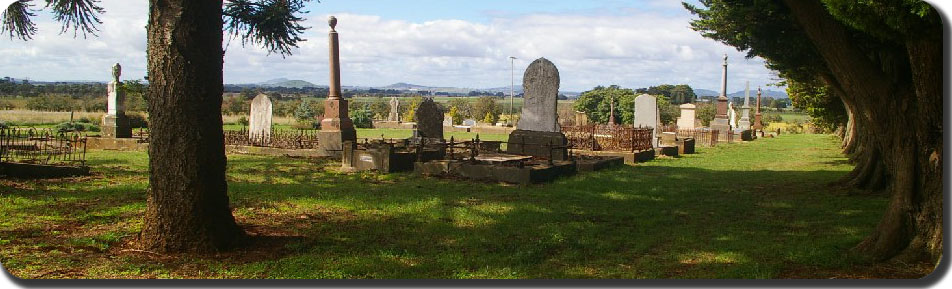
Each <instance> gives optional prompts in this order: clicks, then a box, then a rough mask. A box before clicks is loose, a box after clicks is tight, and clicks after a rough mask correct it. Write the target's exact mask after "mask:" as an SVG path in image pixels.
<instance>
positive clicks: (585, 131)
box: [562, 125, 654, 152]
mask: <svg viewBox="0 0 952 289" xmlns="http://www.w3.org/2000/svg"><path fill="white" fill-rule="evenodd" d="M653 130H654V129H652V128H643V127H629V126H621V125H583V126H568V127H562V133H563V134H565V137H566V138H567V139H568V141H569V145H570V146H572V147H574V148H578V149H586V150H592V151H632V152H634V151H642V150H648V149H651V148H652V147H653V146H652V142H651V141H652V131H653Z"/></svg>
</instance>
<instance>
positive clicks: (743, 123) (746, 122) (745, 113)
mask: <svg viewBox="0 0 952 289" xmlns="http://www.w3.org/2000/svg"><path fill="white" fill-rule="evenodd" d="M737 128H739V129H740V130H748V129H750V81H748V82H747V86H746V88H745V89H744V106H742V107H741V108H740V120H739V121H737Z"/></svg>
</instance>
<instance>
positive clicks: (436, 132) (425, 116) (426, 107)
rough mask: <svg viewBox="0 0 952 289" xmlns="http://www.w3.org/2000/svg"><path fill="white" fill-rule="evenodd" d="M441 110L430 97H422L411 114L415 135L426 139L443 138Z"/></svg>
mask: <svg viewBox="0 0 952 289" xmlns="http://www.w3.org/2000/svg"><path fill="white" fill-rule="evenodd" d="M443 117H444V116H443V112H442V111H440V107H439V106H438V105H437V104H436V102H435V101H433V99H432V98H428V97H424V98H423V102H420V106H418V107H417V110H416V112H414V114H413V119H415V120H416V123H417V128H416V135H417V136H418V137H422V138H427V139H439V140H442V139H443Z"/></svg>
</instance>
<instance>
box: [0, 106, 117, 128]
mask: <svg viewBox="0 0 952 289" xmlns="http://www.w3.org/2000/svg"><path fill="white" fill-rule="evenodd" d="M105 114H106V113H105V112H81V111H77V112H74V113H73V119H74V120H79V119H80V118H88V119H90V120H92V121H93V123H99V122H100V121H101V119H102V116H103V115H105ZM69 116H70V112H62V111H33V110H0V121H3V122H13V123H15V124H16V125H18V126H38V127H42V126H45V125H53V124H58V123H62V122H67V121H69Z"/></svg>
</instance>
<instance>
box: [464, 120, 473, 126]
mask: <svg viewBox="0 0 952 289" xmlns="http://www.w3.org/2000/svg"><path fill="white" fill-rule="evenodd" d="M463 125H464V126H476V120H475V119H471V118H467V119H464V120H463Z"/></svg>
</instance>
